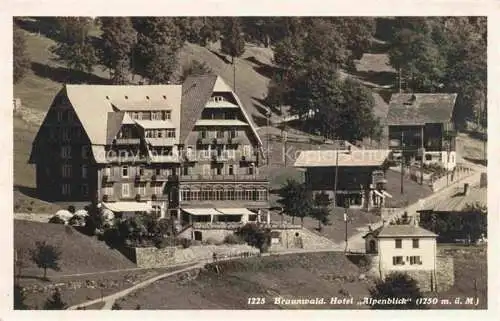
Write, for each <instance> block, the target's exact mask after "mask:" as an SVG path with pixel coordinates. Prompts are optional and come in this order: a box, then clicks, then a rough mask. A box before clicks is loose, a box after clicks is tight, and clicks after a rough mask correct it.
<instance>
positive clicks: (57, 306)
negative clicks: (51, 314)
mask: <svg viewBox="0 0 500 321" xmlns="http://www.w3.org/2000/svg"><path fill="white" fill-rule="evenodd" d="M67 307H68V305H67V304H66V302H64V301H63V300H62V297H61V291H59V289H58V288H56V289H55V290H54V293H52V296H51V297H49V298H48V299H47V301H45V304H44V307H43V308H44V309H45V310H66V308H67Z"/></svg>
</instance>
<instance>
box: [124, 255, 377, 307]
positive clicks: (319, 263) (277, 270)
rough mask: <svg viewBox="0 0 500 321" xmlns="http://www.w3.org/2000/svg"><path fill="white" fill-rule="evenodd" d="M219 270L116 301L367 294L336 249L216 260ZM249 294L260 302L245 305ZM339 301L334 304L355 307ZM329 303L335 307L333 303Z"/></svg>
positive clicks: (178, 302) (196, 302) (228, 303)
mask: <svg viewBox="0 0 500 321" xmlns="http://www.w3.org/2000/svg"><path fill="white" fill-rule="evenodd" d="M221 270H222V272H221V274H219V275H218V274H216V273H215V272H211V271H202V272H201V274H200V275H199V277H198V278H196V279H195V280H191V281H189V280H185V281H180V280H179V279H178V278H169V279H165V280H162V281H159V282H156V283H154V284H153V285H152V286H149V287H148V288H146V289H144V290H140V291H138V292H136V293H134V294H132V295H130V296H128V297H126V298H125V299H124V300H122V301H120V302H119V304H120V305H121V306H122V307H123V308H124V309H134V308H135V307H136V305H137V304H140V305H141V307H142V309H252V308H253V309H269V308H273V309H275V308H307V309H311V308H312V309H314V308H328V309H329V308H332V306H331V305H324V306H313V305H307V306H305V305H304V306H287V307H284V306H283V307H280V306H277V305H274V304H273V302H272V300H273V298H275V297H278V296H282V297H285V298H316V297H319V298H321V297H324V298H325V299H326V298H328V299H329V298H330V297H331V296H338V297H342V294H340V290H341V289H344V290H346V291H347V292H348V293H349V294H351V295H353V296H354V297H362V296H365V295H367V294H368V292H367V283H365V282H360V281H358V280H357V277H358V275H359V273H360V272H359V269H358V268H357V267H356V266H355V265H354V264H352V263H351V262H350V261H349V260H347V258H345V257H344V256H343V255H342V254H340V253H318V254H300V255H285V256H280V257H264V258H261V259H259V258H250V259H245V260H242V261H238V262H225V263H222V264H221ZM250 297H259V298H262V297H264V298H265V299H266V304H264V305H248V304H247V300H248V298H250ZM354 307H355V306H351V307H350V306H349V305H345V306H340V307H338V308H345V309H349V308H354ZM333 308H334V307H333Z"/></svg>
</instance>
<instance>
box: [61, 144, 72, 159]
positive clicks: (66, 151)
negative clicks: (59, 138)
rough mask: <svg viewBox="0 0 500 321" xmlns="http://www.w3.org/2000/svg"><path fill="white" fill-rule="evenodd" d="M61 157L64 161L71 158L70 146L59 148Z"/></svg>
mask: <svg viewBox="0 0 500 321" xmlns="http://www.w3.org/2000/svg"><path fill="white" fill-rule="evenodd" d="M61 157H62V158H64V159H70V158H71V146H62V147H61Z"/></svg>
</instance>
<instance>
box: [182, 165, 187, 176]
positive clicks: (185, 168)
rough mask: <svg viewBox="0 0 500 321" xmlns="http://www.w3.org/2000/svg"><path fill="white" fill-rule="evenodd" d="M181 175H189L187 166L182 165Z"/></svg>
mask: <svg viewBox="0 0 500 321" xmlns="http://www.w3.org/2000/svg"><path fill="white" fill-rule="evenodd" d="M182 175H189V166H184V167H183V168H182Z"/></svg>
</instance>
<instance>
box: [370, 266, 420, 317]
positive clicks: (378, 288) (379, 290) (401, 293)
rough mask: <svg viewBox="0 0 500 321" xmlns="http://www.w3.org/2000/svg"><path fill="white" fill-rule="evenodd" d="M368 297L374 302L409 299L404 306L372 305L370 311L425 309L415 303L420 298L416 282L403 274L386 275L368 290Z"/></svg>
mask: <svg viewBox="0 0 500 321" xmlns="http://www.w3.org/2000/svg"><path fill="white" fill-rule="evenodd" d="M370 295H371V297H372V298H373V299H376V300H381V299H387V298H395V299H399V298H406V299H411V300H409V301H408V302H407V303H406V304H374V305H372V306H371V308H372V309H425V306H424V305H420V304H418V303H417V299H418V298H422V293H421V292H420V289H419V287H418V285H417V281H415V280H414V279H412V278H411V277H410V276H409V275H408V274H405V273H400V272H393V273H391V274H389V275H387V276H386V277H385V279H384V280H379V281H377V282H376V284H375V286H374V287H373V288H371V289H370Z"/></svg>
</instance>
